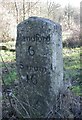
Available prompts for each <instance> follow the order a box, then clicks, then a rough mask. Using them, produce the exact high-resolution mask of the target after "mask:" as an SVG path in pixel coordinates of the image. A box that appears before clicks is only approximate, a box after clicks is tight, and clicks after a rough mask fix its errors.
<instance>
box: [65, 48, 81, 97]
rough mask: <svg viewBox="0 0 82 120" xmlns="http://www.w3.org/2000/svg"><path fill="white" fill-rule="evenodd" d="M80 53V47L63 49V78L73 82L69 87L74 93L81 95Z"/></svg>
mask: <svg viewBox="0 0 82 120" xmlns="http://www.w3.org/2000/svg"><path fill="white" fill-rule="evenodd" d="M80 54H81V51H80V48H73V49H72V48H71V49H68V48H64V49H63V61H64V80H70V81H71V82H72V83H73V84H72V87H70V89H71V90H72V91H73V92H74V93H75V94H76V95H82V94H81V93H82V82H81V79H82V76H81V74H80V67H81V63H80Z"/></svg>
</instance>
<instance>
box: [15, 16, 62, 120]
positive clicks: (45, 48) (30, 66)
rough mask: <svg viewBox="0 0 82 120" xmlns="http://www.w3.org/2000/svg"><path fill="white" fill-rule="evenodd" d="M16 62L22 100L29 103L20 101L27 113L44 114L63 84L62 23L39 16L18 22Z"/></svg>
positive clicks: (31, 114) (34, 115)
mask: <svg viewBox="0 0 82 120" xmlns="http://www.w3.org/2000/svg"><path fill="white" fill-rule="evenodd" d="M16 64H17V71H18V75H19V81H20V86H21V91H19V94H20V96H21V98H20V100H21V102H22V104H23V103H24V102H25V103H28V101H29V105H28V106H26V105H25V104H23V105H24V106H25V108H26V109H27V111H28V113H29V115H30V117H32V118H42V117H43V118H45V117H46V116H47V114H48V113H49V111H50V110H51V109H52V107H53V103H54V97H55V95H57V94H58V91H59V90H60V89H61V88H62V86H63V60H62V40H61V26H60V25H59V24H57V23H54V22H53V21H51V20H48V19H44V18H38V17H30V18H29V19H27V20H25V21H23V22H21V23H20V24H19V25H18V27H17V41H16ZM21 93H22V95H21ZM20 111H21V110H20ZM24 115H25V113H24Z"/></svg>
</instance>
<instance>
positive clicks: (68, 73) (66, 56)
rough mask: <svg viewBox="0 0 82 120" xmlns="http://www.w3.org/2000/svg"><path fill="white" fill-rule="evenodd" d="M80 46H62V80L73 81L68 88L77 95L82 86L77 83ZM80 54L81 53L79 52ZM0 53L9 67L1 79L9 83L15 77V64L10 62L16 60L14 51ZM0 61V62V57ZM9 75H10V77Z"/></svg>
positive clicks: (79, 76)
mask: <svg viewBox="0 0 82 120" xmlns="http://www.w3.org/2000/svg"><path fill="white" fill-rule="evenodd" d="M80 52H81V51H80V48H73V49H72V48H71V49H69V48H64V49H63V61H64V80H71V81H72V82H73V83H75V84H74V85H73V86H72V87H71V88H70V89H71V90H72V91H73V92H74V93H76V94H77V95H81V91H82V86H81V84H79V83H80V82H81V79H82V76H81V75H80ZM81 54H82V53H81ZM1 55H2V57H3V60H4V62H5V64H6V66H7V68H8V69H9V73H8V72H7V71H6V72H4V73H3V79H4V81H5V83H6V84H7V85H8V84H11V83H12V82H13V81H14V80H16V79H18V78H17V72H16V66H15V64H14V65H13V64H12V63H15V62H16V58H15V56H16V55H15V52H10V51H4V50H1ZM0 63H2V61H1V58H0ZM1 66H2V68H3V71H5V69H6V68H5V66H4V64H3V63H2V64H0V67H1ZM10 76H11V77H10Z"/></svg>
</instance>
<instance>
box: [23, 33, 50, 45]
mask: <svg viewBox="0 0 82 120" xmlns="http://www.w3.org/2000/svg"><path fill="white" fill-rule="evenodd" d="M22 40H23V41H27V42H40V43H46V44H49V43H50V35H47V36H41V35H40V34H36V35H34V36H22Z"/></svg>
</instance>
